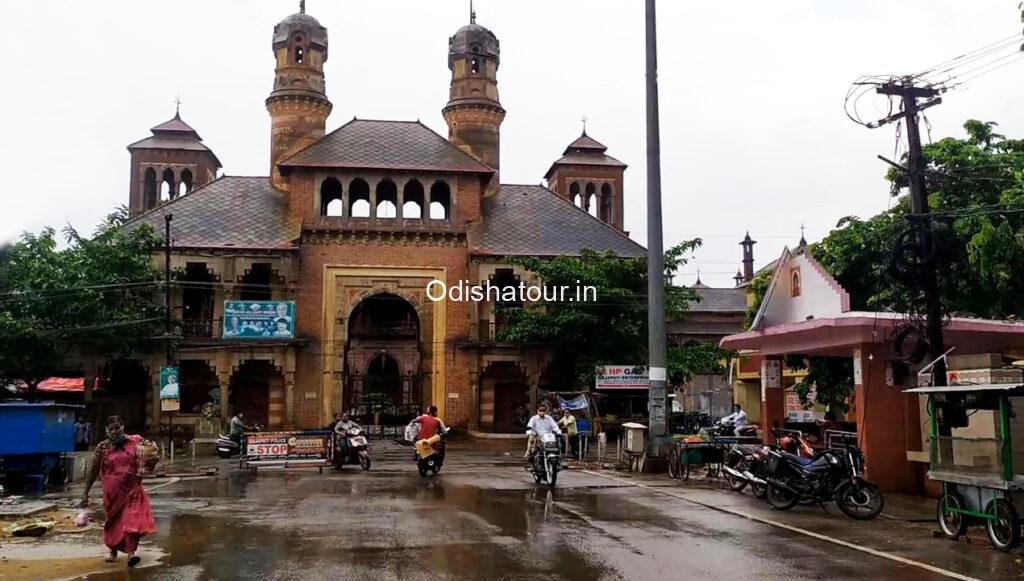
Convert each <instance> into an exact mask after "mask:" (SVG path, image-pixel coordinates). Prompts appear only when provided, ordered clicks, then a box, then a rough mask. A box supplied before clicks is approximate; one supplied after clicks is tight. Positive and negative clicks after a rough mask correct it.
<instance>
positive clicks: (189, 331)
mask: <svg viewBox="0 0 1024 581" xmlns="http://www.w3.org/2000/svg"><path fill="white" fill-rule="evenodd" d="M178 324H179V325H181V336H182V337H188V338H193V339H210V338H212V337H220V331H221V319H182V320H180V321H178Z"/></svg>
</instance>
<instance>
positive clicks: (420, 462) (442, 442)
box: [416, 428, 452, 478]
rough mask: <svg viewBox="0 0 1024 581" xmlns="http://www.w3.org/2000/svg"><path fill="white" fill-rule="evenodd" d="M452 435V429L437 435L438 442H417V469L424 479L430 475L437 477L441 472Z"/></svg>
mask: <svg viewBox="0 0 1024 581" xmlns="http://www.w3.org/2000/svg"><path fill="white" fill-rule="evenodd" d="M451 433H452V429H451V428H448V429H447V430H442V431H441V432H440V433H438V434H437V438H438V440H437V441H436V442H433V443H431V442H428V441H427V440H420V441H418V442H416V468H417V469H418V470H419V472H420V476H421V477H422V478H426V477H427V476H428V475H430V476H437V473H438V472H440V471H441V467H442V466H444V457H445V453H446V451H447V448H448V438H449V437H450V436H451Z"/></svg>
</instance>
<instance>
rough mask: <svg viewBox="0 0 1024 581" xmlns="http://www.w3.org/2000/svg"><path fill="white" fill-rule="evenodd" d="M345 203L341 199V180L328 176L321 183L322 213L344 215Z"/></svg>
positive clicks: (334, 215) (325, 214)
mask: <svg viewBox="0 0 1024 581" xmlns="http://www.w3.org/2000/svg"><path fill="white" fill-rule="evenodd" d="M344 210H345V208H344V203H343V202H342V201H341V182H339V181H338V180H337V179H335V178H327V179H325V180H324V181H323V182H322V183H321V184H320V215H321V216H332V217H337V216H342V215H344Z"/></svg>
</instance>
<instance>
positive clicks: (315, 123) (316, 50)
mask: <svg viewBox="0 0 1024 581" xmlns="http://www.w3.org/2000/svg"><path fill="white" fill-rule="evenodd" d="M272 46H273V49H274V57H275V59H276V61H277V64H276V66H275V68H274V89H273V91H271V93H270V96H269V97H267V111H269V112H270V180H271V182H272V183H273V184H274V187H275V188H277V189H278V190H281V191H284V190H287V189H288V184H287V183H286V182H285V181H284V179H283V178H282V177H281V173H280V172H279V171H278V169H277V162H279V161H280V160H282V159H284V158H285V157H288V156H289V155H291V154H293V153H295V152H296V151H298V150H300V149H302V148H304V147H306V146H307V145H309V144H311V143H313V142H315V141H316V140H318V139H320V138H321V137H323V136H324V131H325V128H326V126H327V116H328V115H330V113H331V108H332V105H331V101H330V100H329V99H328V98H327V89H326V86H325V82H324V63H325V62H326V61H327V29H326V28H324V27H323V26H322V25H321V24H320V22H319V21H318V20H317V19H316V18H313V17H312V16H310V15H308V14H306V11H305V2H301V3H300V4H299V12H298V13H296V14H292V15H291V16H288V17H287V18H285V19H284V20H282V21H281V22H279V23H278V24H277V26H275V27H274V38H273V43H272Z"/></svg>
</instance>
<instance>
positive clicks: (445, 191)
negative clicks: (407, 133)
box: [320, 177, 452, 220]
mask: <svg viewBox="0 0 1024 581" xmlns="http://www.w3.org/2000/svg"><path fill="white" fill-rule="evenodd" d="M451 201H452V193H451V188H450V187H449V186H448V183H447V182H444V181H441V180H438V181H436V182H434V183H433V184H431V186H430V189H429V190H426V189H425V188H424V186H423V183H422V182H420V181H419V180H417V179H411V180H409V181H407V182H405V185H404V186H402V189H401V191H399V189H398V185H397V184H395V182H394V181H392V180H390V179H383V180H381V181H379V182H377V185H376V188H374V189H373V190H372V191H371V188H370V184H369V183H368V182H367V181H366V180H364V179H362V178H355V179H353V180H352V181H350V182H349V183H348V188H347V189H346V188H343V187H342V185H341V181H339V180H338V179H337V178H334V177H329V178H326V179H324V181H323V182H321V184H320V215H321V216H327V217H346V218H413V219H423V218H429V219H431V220H447V219H448V218H449V217H450V216H451Z"/></svg>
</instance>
